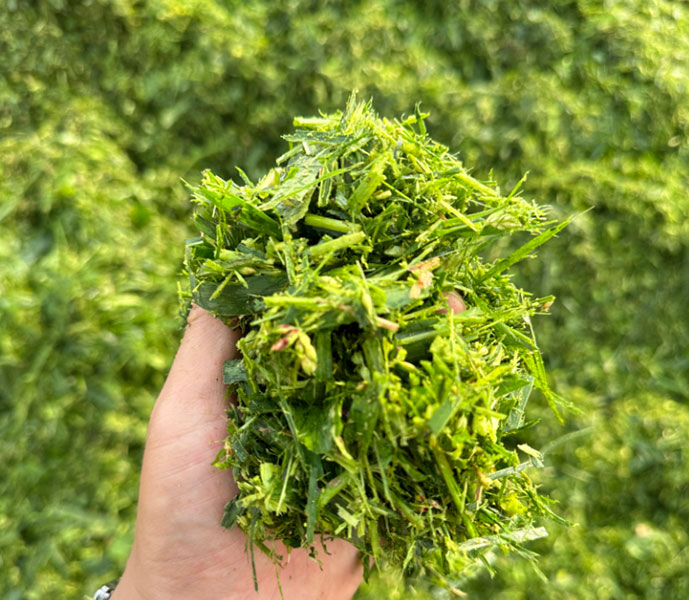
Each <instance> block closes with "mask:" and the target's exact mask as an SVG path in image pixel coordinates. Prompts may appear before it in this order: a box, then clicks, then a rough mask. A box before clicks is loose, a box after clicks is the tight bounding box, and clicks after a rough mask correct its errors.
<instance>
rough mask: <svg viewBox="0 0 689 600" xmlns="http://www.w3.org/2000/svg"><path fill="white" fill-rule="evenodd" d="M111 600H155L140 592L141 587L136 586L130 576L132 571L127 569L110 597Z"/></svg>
mask: <svg viewBox="0 0 689 600" xmlns="http://www.w3.org/2000/svg"><path fill="white" fill-rule="evenodd" d="M110 600H153V597H152V596H149V595H144V594H143V593H141V592H140V590H139V586H138V585H137V584H136V582H135V581H134V579H133V577H132V576H131V574H130V570H129V569H128V568H127V569H125V571H124V574H123V575H122V577H121V579H120V581H119V583H118V584H117V587H116V588H115V591H114V592H113V594H112V596H110Z"/></svg>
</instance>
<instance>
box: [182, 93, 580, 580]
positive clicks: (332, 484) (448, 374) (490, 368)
mask: <svg viewBox="0 0 689 600" xmlns="http://www.w3.org/2000/svg"><path fill="white" fill-rule="evenodd" d="M425 116H426V115H424V114H422V113H420V111H419V110H418V107H417V109H416V111H415V114H414V115H412V116H410V117H408V118H406V119H404V120H402V121H398V120H393V121H389V120H387V119H382V118H380V117H378V116H377V115H376V113H375V112H374V111H373V109H372V108H371V105H370V103H359V102H357V101H356V99H354V98H352V99H350V102H349V103H348V105H347V107H346V110H345V111H344V112H338V113H336V114H333V115H325V116H321V117H318V118H297V119H295V126H296V131H295V132H294V133H291V134H289V135H286V136H284V137H285V139H286V140H287V141H288V142H289V144H290V148H289V150H288V151H287V152H286V153H285V154H284V155H282V156H281V157H280V158H278V160H277V161H276V167H275V168H273V169H272V170H270V171H269V172H268V173H267V174H266V175H265V176H264V177H263V178H262V179H261V180H260V181H258V182H257V183H254V182H252V181H250V180H249V179H248V177H246V175H244V173H242V172H241V171H240V175H241V176H242V180H243V184H242V185H238V184H236V183H234V182H232V181H225V180H223V179H221V178H219V177H217V176H216V175H214V174H213V173H210V172H206V173H205V174H204V178H203V181H202V183H201V185H200V186H198V187H197V188H194V189H193V195H194V200H195V203H196V205H197V206H196V213H195V223H196V226H197V227H198V229H199V232H200V235H199V237H197V238H194V239H192V240H188V242H187V256H186V267H187V271H188V274H189V277H190V281H191V293H190V295H187V299H191V300H192V301H193V302H195V303H196V304H198V305H200V306H201V307H203V308H205V309H207V310H209V311H210V312H211V313H213V314H214V315H217V316H219V317H221V318H222V319H224V320H225V321H226V322H228V323H232V324H234V325H239V326H241V327H242V329H243V330H244V332H245V336H244V337H243V338H242V339H241V341H240V342H239V349H240V350H241V355H242V358H241V359H240V360H236V361H230V362H228V363H226V365H225V368H224V378H225V382H226V383H227V384H229V385H230V386H231V389H232V391H234V392H235V393H236V399H237V401H236V404H235V405H234V406H233V408H232V409H231V410H230V412H229V421H228V436H227V439H226V442H225V448H224V450H223V451H222V452H221V453H220V454H219V456H218V458H217V463H216V464H217V466H219V467H220V468H231V469H233V473H234V477H235V479H236V481H237V485H238V486H239V490H240V493H239V495H238V496H237V497H236V498H234V499H231V500H230V499H229V498H228V500H230V501H229V503H228V505H227V508H226V513H225V517H224V520H223V524H224V525H225V526H227V527H233V526H235V525H237V526H239V527H240V528H241V529H242V530H243V531H244V532H246V534H247V536H248V540H249V543H250V546H251V549H252V551H253V547H254V546H256V547H258V548H260V549H261V550H263V551H264V552H266V553H267V554H269V555H271V556H272V557H273V558H274V559H275V560H276V561H280V560H282V559H284V558H285V557H284V556H278V555H277V554H275V553H274V550H273V548H274V544H272V543H271V542H272V541H273V540H281V541H283V542H284V543H285V544H286V545H287V547H288V548H289V547H291V548H298V547H304V548H310V549H311V550H312V552H313V553H314V554H317V553H318V552H320V551H321V548H322V547H321V542H325V543H326V545H327V540H328V539H331V538H345V539H347V540H350V541H351V542H352V543H353V544H354V545H355V546H356V547H357V548H358V549H359V550H360V552H361V554H362V555H363V556H364V561H363V562H364V565H365V568H366V571H367V574H368V571H369V570H370V569H371V568H372V567H371V566H370V565H371V564H372V561H371V560H369V559H370V558H373V559H374V564H375V565H376V568H381V569H384V568H386V565H396V566H400V565H402V566H403V568H404V570H405V572H407V573H408V574H414V575H423V576H427V577H429V578H431V579H432V580H433V581H435V582H437V583H439V584H443V585H451V584H452V582H453V580H454V579H455V578H456V576H457V575H458V574H459V573H460V572H461V571H462V570H463V569H464V568H465V567H466V566H467V565H469V564H472V563H473V562H474V561H475V558H476V555H477V554H479V553H480V552H482V551H484V550H485V549H486V548H490V547H495V546H500V547H503V548H511V549H517V550H520V549H522V544H523V543H524V542H526V541H529V540H531V539H535V538H537V537H541V536H542V535H545V531H544V530H543V529H542V528H541V527H536V526H535V524H534V522H535V519H536V518H538V517H539V516H541V515H543V514H545V513H549V510H548V508H547V504H548V502H547V501H546V499H544V498H542V497H541V496H540V495H539V494H538V492H537V490H536V489H535V486H534V485H533V484H532V482H531V481H530V479H529V477H528V475H527V474H526V472H525V469H526V468H527V467H529V466H538V465H540V464H541V462H540V459H541V455H540V453H539V452H538V451H536V450H534V449H533V448H531V447H530V446H528V445H526V444H522V443H519V441H520V439H519V433H520V432H521V431H522V430H523V429H524V428H525V427H528V426H529V425H530V424H529V423H528V421H525V408H526V405H527V400H528V399H529V396H530V393H531V391H532V388H534V387H535V388H537V389H539V390H540V392H541V395H542V396H543V397H544V398H545V399H546V400H547V401H548V402H549V403H550V405H551V406H552V408H553V410H554V411H555V413H556V414H558V413H557V409H556V404H557V403H558V402H559V399H558V398H557V397H556V396H555V395H554V394H553V393H552V392H551V391H550V389H549V388H548V384H547V382H546V375H545V371H544V367H543V361H542V358H541V354H540V351H539V349H538V347H537V345H536V342H535V339H534V335H533V331H532V329H531V321H530V316H531V315H533V314H535V313H537V312H542V311H545V310H547V308H548V306H549V305H550V304H551V303H552V297H548V298H540V299H534V298H532V297H531V296H530V295H529V294H528V293H526V292H524V291H522V290H520V289H519V288H517V287H516V286H515V285H514V284H513V283H512V281H511V279H510V277H509V275H508V270H509V269H510V267H512V265H514V264H515V263H517V262H518V261H519V260H521V259H523V258H525V257H527V256H530V255H531V254H532V252H533V250H534V249H535V248H536V247H538V246H539V245H540V244H542V243H543V242H545V241H547V240H548V239H549V238H551V237H553V236H554V235H555V234H556V233H557V232H558V231H560V230H561V229H562V228H563V227H564V226H565V225H566V223H567V222H564V223H560V224H556V225H555V224H553V223H549V222H546V220H545V214H544V211H543V209H542V208H540V207H539V206H537V205H536V204H534V203H532V202H530V201H527V200H525V199H523V198H522V197H520V196H519V194H518V191H517V189H515V190H514V191H513V192H512V193H511V194H509V195H507V196H502V195H501V193H500V191H499V189H498V188H497V186H496V185H495V184H493V183H482V182H480V181H478V180H476V179H474V178H473V177H471V176H470V175H469V174H468V172H467V170H466V169H465V168H464V167H463V165H462V163H461V162H460V161H459V160H458V159H457V157H456V156H454V155H452V154H451V153H449V152H448V149H447V148H446V147H444V146H442V145H440V144H438V143H436V142H434V141H433V140H431V139H430V138H429V137H428V135H427V133H426V129H425V126H424V118H425ZM524 232H527V233H528V234H531V235H532V237H530V238H528V241H526V243H524V244H523V245H522V246H521V247H519V248H518V249H517V250H515V251H513V252H512V253H508V254H507V255H506V256H503V257H502V258H497V259H494V260H492V261H491V260H489V259H488V258H487V256H490V255H491V254H492V255H495V251H496V248H497V249H499V248H502V247H505V244H498V245H496V244H497V243H498V242H499V241H501V240H502V239H503V238H505V237H507V236H511V235H512V234H517V233H522V234H523V233H524ZM450 292H453V293H458V294H459V295H461V297H462V298H463V301H464V304H465V305H466V310H464V311H462V312H458V313H453V312H452V311H450V310H447V307H448V302H447V298H446V297H447V294H448V293H450ZM558 416H559V415H558Z"/></svg>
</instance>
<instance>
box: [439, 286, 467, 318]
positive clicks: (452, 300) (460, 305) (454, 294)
mask: <svg viewBox="0 0 689 600" xmlns="http://www.w3.org/2000/svg"><path fill="white" fill-rule="evenodd" d="M444 296H445V299H446V300H447V305H448V306H449V307H450V310H451V311H452V312H453V313H455V314H456V315H458V314H459V313H461V312H464V311H465V310H466V309H467V305H466V304H465V303H464V299H463V298H462V295H461V294H460V293H459V292H458V291H457V290H452V291H451V292H445V294H444ZM438 312H440V313H443V314H444V313H446V312H447V310H445V309H442V310H439V311H438Z"/></svg>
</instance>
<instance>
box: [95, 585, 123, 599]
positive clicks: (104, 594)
mask: <svg viewBox="0 0 689 600" xmlns="http://www.w3.org/2000/svg"><path fill="white" fill-rule="evenodd" d="M116 585H117V581H111V582H110V583H106V584H105V585H102V586H101V587H100V588H99V589H98V591H97V592H96V593H95V594H93V600H110V597H111V596H112V595H113V593H114V592H115V586H116Z"/></svg>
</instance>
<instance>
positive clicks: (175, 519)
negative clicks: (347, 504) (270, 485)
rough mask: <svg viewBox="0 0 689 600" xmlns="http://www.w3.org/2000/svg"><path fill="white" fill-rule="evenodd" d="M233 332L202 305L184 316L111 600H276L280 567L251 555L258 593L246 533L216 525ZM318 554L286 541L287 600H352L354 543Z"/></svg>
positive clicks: (226, 495) (222, 497) (222, 488)
mask: <svg viewBox="0 0 689 600" xmlns="http://www.w3.org/2000/svg"><path fill="white" fill-rule="evenodd" d="M238 339H239V333H238V332H237V331H235V330H231V329H229V328H227V327H226V326H225V325H223V323H221V322H220V321H219V320H217V319H214V318H213V317H212V316H211V315H210V314H208V313H207V312H205V311H203V310H202V309H200V308H198V307H194V308H193V309H192V311H191V314H190V316H189V326H188V327H187V330H186V332H185V335H184V339H183V340H182V344H181V346H180V348H179V351H178V353H177V356H176V357H175V361H174V363H173V365H172V369H171V370H170V374H169V376H168V378H167V381H166V382H165V385H164V386H163V389H162V391H161V393H160V396H159V397H158V399H157V401H156V403H155V406H154V408H153V413H152V415H151V420H150V424H149V429H148V437H147V440H146V450H145V452H144V460H143V467H142V471H141V484H140V489H139V505H138V513H137V520H136V533H135V537H134V546H133V548H132V552H131V554H130V556H129V560H128V562H127V567H126V569H125V572H124V575H123V576H122V579H121V580H120V583H119V585H118V586H117V589H116V591H115V593H114V594H113V600H168V599H173V598H174V599H175V600H177V599H183V600H211V599H212V600H245V599H251V600H259V599H260V600H278V599H279V598H280V591H279V589H278V583H277V578H276V567H275V565H273V563H272V561H271V560H270V559H269V558H268V557H267V556H265V555H264V554H263V553H262V552H260V551H259V550H257V551H256V552H255V562H256V576H257V581H258V593H256V591H255V590H254V585H253V577H252V570H251V562H250V559H249V558H248V555H247V553H246V550H245V543H246V536H245V535H244V533H243V532H242V531H241V530H239V529H238V528H237V527H235V528H233V529H231V530H227V529H225V528H223V527H222V526H221V525H220V521H221V519H222V516H223V513H224V507H225V503H226V502H227V501H228V500H229V499H230V498H231V497H233V496H234V495H236V494H237V492H238V490H237V486H236V484H235V482H234V480H233V479H232V473H231V471H229V470H227V471H218V470H215V469H213V468H212V467H211V463H212V462H213V460H214V459H215V456H216V455H217V453H218V450H219V449H220V447H221V446H222V443H223V440H224V438H225V435H226V425H227V416H226V414H225V409H226V402H227V401H226V398H225V386H224V385H223V383H222V366H223V363H224V362H225V361H226V360H229V359H232V358H236V357H237V356H238V351H237V348H236V343H237V340H238ZM327 548H328V554H325V553H323V552H320V553H319V556H318V558H319V560H320V561H321V564H322V568H321V567H319V565H318V564H317V563H316V562H315V561H314V560H313V559H311V558H309V555H308V551H307V550H303V549H294V550H292V551H291V552H290V553H289V555H287V554H286V552H285V551H283V550H284V548H280V547H278V553H279V554H282V555H283V557H285V558H286V564H285V565H284V567H282V568H279V569H277V571H278V572H279V577H280V584H281V586H282V591H283V594H284V598H285V600H297V599H298V600H316V599H322V600H326V599H327V600H349V599H350V598H351V597H352V595H353V594H354V592H355V591H356V589H357V587H358V586H359V584H360V583H361V581H362V574H363V569H362V566H361V563H360V561H359V560H358V558H357V550H356V549H355V548H354V546H352V545H351V544H349V543H348V542H346V541H344V540H334V541H332V542H329V543H328V544H327Z"/></svg>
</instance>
